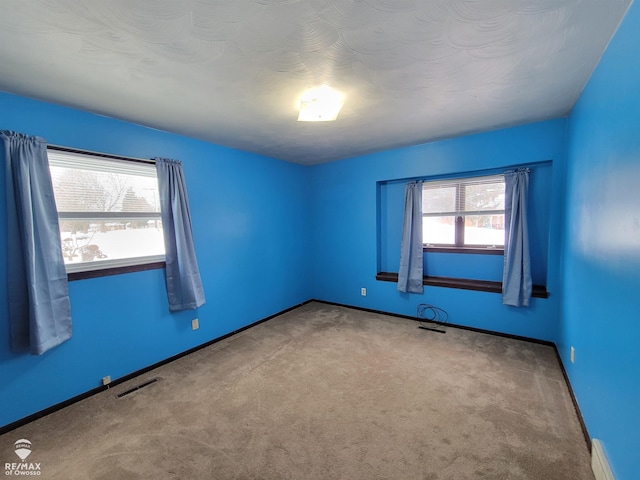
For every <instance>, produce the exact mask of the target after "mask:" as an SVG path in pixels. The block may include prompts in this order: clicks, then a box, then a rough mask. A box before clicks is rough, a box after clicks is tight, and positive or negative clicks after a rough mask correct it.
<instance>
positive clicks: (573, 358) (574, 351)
mask: <svg viewBox="0 0 640 480" xmlns="http://www.w3.org/2000/svg"><path fill="white" fill-rule="evenodd" d="M575 361H576V349H575V348H573V345H572V346H571V363H574V362H575Z"/></svg>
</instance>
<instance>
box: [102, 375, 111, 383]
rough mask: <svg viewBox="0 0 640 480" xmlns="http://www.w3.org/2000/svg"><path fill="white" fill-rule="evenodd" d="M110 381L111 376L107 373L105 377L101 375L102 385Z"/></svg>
mask: <svg viewBox="0 0 640 480" xmlns="http://www.w3.org/2000/svg"><path fill="white" fill-rule="evenodd" d="M110 383H111V377H110V376H109V375H107V376H106V377H102V385H109V384H110Z"/></svg>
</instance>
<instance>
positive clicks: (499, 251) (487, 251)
mask: <svg viewBox="0 0 640 480" xmlns="http://www.w3.org/2000/svg"><path fill="white" fill-rule="evenodd" d="M422 251H423V252H437V253H475V254H481V255H504V249H503V248H492V247H445V246H439V245H429V246H427V245H425V246H423V247H422Z"/></svg>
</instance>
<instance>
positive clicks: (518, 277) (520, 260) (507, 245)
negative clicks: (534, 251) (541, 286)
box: [502, 168, 533, 307]
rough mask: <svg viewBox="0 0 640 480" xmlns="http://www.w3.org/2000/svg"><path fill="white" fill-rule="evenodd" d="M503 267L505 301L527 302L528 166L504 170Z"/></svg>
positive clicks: (517, 304)
mask: <svg viewBox="0 0 640 480" xmlns="http://www.w3.org/2000/svg"><path fill="white" fill-rule="evenodd" d="M504 181H505V200H504V218H505V226H506V228H505V232H504V236H505V238H504V270H503V275H502V303H503V304H505V305H511V306H514V307H521V306H524V307H526V306H528V305H529V300H530V299H531V291H532V289H533V281H532V279H531V260H530V257H529V228H528V225H527V197H528V193H529V169H528V168H520V169H518V170H515V171H507V172H505V173H504Z"/></svg>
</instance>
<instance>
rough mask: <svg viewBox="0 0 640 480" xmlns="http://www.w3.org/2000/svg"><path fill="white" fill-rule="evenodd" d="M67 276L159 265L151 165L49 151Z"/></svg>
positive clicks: (157, 216)
mask: <svg viewBox="0 0 640 480" xmlns="http://www.w3.org/2000/svg"><path fill="white" fill-rule="evenodd" d="M47 154H48V157H49V167H50V170H51V178H52V181H53V189H54V194H55V199H56V206H57V210H58V219H59V224H60V238H61V242H62V252H63V256H64V261H65V266H66V268H67V272H68V273H73V272H86V271H92V270H101V269H108V268H117V267H126V266H133V265H142V264H150V263H155V262H161V261H164V253H165V252H164V239H163V233H162V221H161V218H160V201H159V192H158V181H157V176H156V168H155V165H154V164H152V163H143V162H137V161H133V160H126V159H119V158H115V157H114V158H111V157H110V156H102V155H93V154H89V153H77V152H68V151H62V150H57V149H51V148H50V149H49V150H48V153H47Z"/></svg>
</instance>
